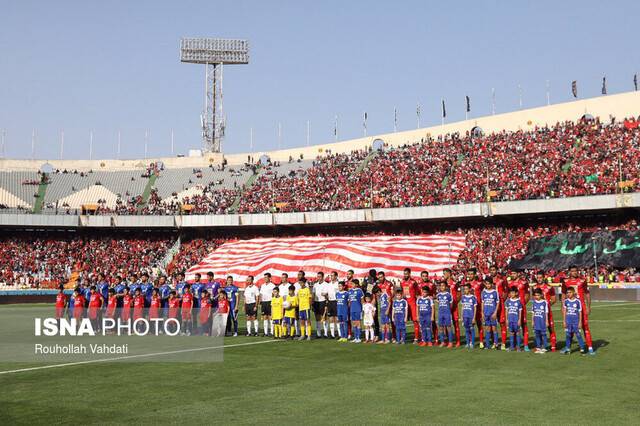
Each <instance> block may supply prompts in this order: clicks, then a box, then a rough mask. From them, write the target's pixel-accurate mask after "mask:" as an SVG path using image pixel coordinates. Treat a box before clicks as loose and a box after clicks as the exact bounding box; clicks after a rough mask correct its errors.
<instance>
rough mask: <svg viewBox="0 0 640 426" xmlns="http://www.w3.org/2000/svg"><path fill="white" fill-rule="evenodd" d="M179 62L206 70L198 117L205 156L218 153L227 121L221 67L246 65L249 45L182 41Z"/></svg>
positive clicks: (235, 41) (244, 42)
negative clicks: (208, 153) (200, 112)
mask: <svg viewBox="0 0 640 426" xmlns="http://www.w3.org/2000/svg"><path fill="white" fill-rule="evenodd" d="M180 61H181V62H186V63H191V64H201V65H204V66H205V97H204V99H205V102H204V110H203V112H202V115H201V116H200V125H201V127H202V145H203V150H204V151H205V152H220V151H221V149H222V140H223V138H224V133H225V127H226V120H225V117H224V112H223V102H222V101H223V98H222V67H223V65H226V64H248V63H249V42H248V41H247V40H240V39H221V38H182V39H181V40H180Z"/></svg>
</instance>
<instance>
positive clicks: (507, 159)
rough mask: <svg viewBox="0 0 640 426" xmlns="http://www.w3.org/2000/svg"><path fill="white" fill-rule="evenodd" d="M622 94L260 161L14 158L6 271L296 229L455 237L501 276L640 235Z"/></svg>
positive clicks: (16, 283) (81, 263) (38, 278)
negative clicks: (568, 244)
mask: <svg viewBox="0 0 640 426" xmlns="http://www.w3.org/2000/svg"><path fill="white" fill-rule="evenodd" d="M620 96H622V95H618V98H616V99H617V101H615V99H614V100H612V98H614V96H610V97H602V98H598V99H596V100H593V101H590V103H589V102H587V101H582V103H581V102H575V103H570V104H567V105H565V106H551V107H545V108H541V109H537V110H530V111H528V112H527V111H519V112H516V113H512V114H511V115H509V114H507V115H505V116H504V117H498V116H496V117H488V118H486V119H484V118H483V119H478V120H475V121H473V123H471V121H469V122H464V123H462V124H452V125H447V126H442V127H441V128H430V129H419V130H416V131H410V132H405V133H404V134H400V133H398V134H390V135H380V136H374V137H370V138H364V139H358V140H353V141H346V142H340V143H337V144H328V145H319V146H315V147H304V148H299V149H292V150H288V151H283V152H278V151H276V152H272V153H253V154H251V155H248V156H247V155H245V154H242V155H241V154H238V155H229V156H222V155H219V156H217V157H216V156H210V157H204V156H203V157H202V158H196V159H194V158H177V159H166V161H161V160H154V161H151V160H149V161H146V162H144V163H143V162H141V161H138V160H135V161H131V162H129V163H127V162H124V161H122V162H120V161H118V162H116V161H115V160H102V161H98V162H82V161H81V162H76V163H72V162H67V163H65V162H60V163H58V162H52V163H54V167H55V168H54V170H53V171H51V172H48V173H46V174H43V173H41V172H40V171H39V166H40V165H41V164H42V162H39V163H37V162H35V161H31V162H30V161H25V160H0V165H2V171H0V207H2V209H0V212H4V213H13V215H11V214H7V215H0V221H1V223H2V226H3V228H2V229H3V232H2V233H1V234H0V275H1V277H2V278H1V281H0V282H1V283H3V285H5V286H11V287H12V288H22V287H32V286H36V287H37V286H52V285H55V284H59V283H63V284H69V283H72V282H74V280H78V279H82V277H83V276H85V275H86V274H89V273H91V274H96V273H99V272H105V273H107V274H108V275H109V279H111V280H113V279H116V276H117V275H118V274H120V275H123V274H128V273H129V272H131V271H138V272H139V271H140V270H147V269H150V270H153V271H154V272H155V273H157V272H158V271H165V272H168V273H175V272H176V271H181V270H185V269H187V268H188V267H190V266H192V265H194V264H195V263H197V262H199V261H200V260H201V259H202V258H203V257H204V256H205V255H206V254H207V253H208V252H210V251H211V250H212V249H213V248H215V247H217V246H218V245H220V244H222V243H223V242H224V241H227V240H229V239H233V238H246V237H253V236H265V235H274V234H277V235H278V236H281V235H291V234H296V233H297V234H303V233H304V234H310V235H316V234H330V235H334V234H345V235H356V234H362V233H372V232H374V233H385V234H401V233H416V232H423V231H426V232H431V233H443V232H455V233H460V234H464V235H466V241H467V243H466V249H465V250H464V251H463V253H462V255H461V256H460V258H459V260H458V269H459V270H462V269H464V268H467V267H470V266H475V267H478V268H479V269H480V270H481V271H486V269H487V268H488V266H489V265H490V264H493V263H495V264H497V265H499V267H501V268H504V267H506V266H507V264H508V262H509V260H510V259H512V258H513V257H514V256H517V255H521V254H523V253H524V250H525V248H526V245H527V242H528V241H529V240H530V239H531V238H535V237H540V236H546V235H552V234H554V233H557V232H560V231H579V230H582V231H588V230H595V229H607V230H611V229H624V230H631V231H637V230H638V224H637V222H636V221H635V220H634V219H635V218H636V217H637V212H638V209H639V208H640V197H638V193H639V186H640V180H639V179H640V126H639V121H638V118H637V114H638V112H640V111H638V107H637V105H638V100H640V97H639V96H638V95H637V94H625V95H624V96H623V97H622V98H621V97H620ZM621 99H622V100H621ZM614 101H615V102H614ZM574 104H575V105H574ZM620 105H622V106H620ZM587 111H592V112H594V114H593V116H591V115H589V114H587V113H586V112H587ZM609 111H610V112H611V114H608V113H607V112H609ZM534 112H535V115H536V116H538V117H540V119H539V120H538V121H534V120H530V119H529V118H530V116H531V115H534ZM614 113H615V114H614ZM616 114H617V115H618V117H616ZM509 117H511V118H509ZM470 124H473V125H474V126H473V127H471V126H470ZM480 125H482V128H483V129H484V130H483V129H481V128H480ZM500 126H503V127H500ZM380 141H381V142H382V143H379V144H378V145H377V146H376V148H378V147H380V148H381V149H379V150H378V149H374V144H373V143H372V142H380ZM63 165H65V166H66V165H68V166H70V167H62V166H63ZM71 166H77V167H71ZM601 194H613V195H608V196H607V195H604V196H603V195H601ZM596 195H598V196H596ZM568 197H578V198H568ZM525 200H537V201H525ZM562 200H566V202H565V203H563V204H562V205H560V204H558V203H560V202H561V201H562ZM576 200H580V201H576ZM541 202H543V203H542V204H541ZM553 203H556V204H554V206H551V204H553ZM543 204H544V205H543ZM88 205H93V206H94V207H93V208H92V209H87V208H86V207H87V206H88ZM424 206H440V207H437V209H440V210H433V209H435V207H434V208H433V209H432V210H428V208H432V207H428V208H427V207H424ZM558 206H559V207H558ZM39 207H40V209H41V210H42V213H45V214H44V215H39V214H31V213H33V212H35V213H38V212H39V211H40V209H39ZM499 207H504V208H503V209H502V210H501V209H500V208H499ZM552 207H553V208H552ZM556 207H557V208H556ZM445 208H446V209H445ZM554 209H555V210H554ZM416 210H421V211H422V213H420V214H421V216H419V217H418V216H416V214H415V213H416ZM426 210H428V211H426ZM579 210H580V212H579ZM301 212H304V213H301ZM317 212H320V213H317ZM325 212H326V215H325V214H324V213H325ZM354 212H355V213H359V214H354ZM27 213H29V214H27ZM75 215H80V216H79V217H76V216H75ZM94 215H95V216H94ZM192 215H193V217H192ZM163 216H164V217H163ZM167 216H169V217H167ZM183 216H184V217H183ZM524 218H526V221H525V220H524ZM27 219H33V220H27ZM505 221H506V222H505ZM355 224H357V227H356V225H355ZM45 228H46V231H42V232H26V229H39V230H42V229H45ZM133 228H135V229H136V230H135V231H133V230H132V229H133ZM150 228H155V229H156V231H155V232H153V233H149V232H146V231H147V230H148V229H150ZM143 230H144V231H143ZM203 230H204V231H203ZM97 231H99V232H98V233H96V232H97ZM203 232H204V235H203ZM605 269H606V268H605ZM593 272H594V271H589V273H591V274H592V275H594V274H593ZM602 272H603V273H606V274H603V275H602V276H604V275H607V274H614V275H615V274H620V279H624V280H626V281H634V282H635V281H640V276H639V274H638V272H637V271H635V270H622V271H613V270H603V271H602ZM607 276H608V275H607ZM616 279H618V278H616Z"/></svg>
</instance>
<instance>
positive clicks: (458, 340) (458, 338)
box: [449, 321, 460, 344]
mask: <svg viewBox="0 0 640 426" xmlns="http://www.w3.org/2000/svg"><path fill="white" fill-rule="evenodd" d="M453 328H454V329H455V332H456V343H457V344H460V325H459V324H458V321H456V322H455V323H454V327H453ZM452 341H453V339H451V340H449V343H451V342H452Z"/></svg>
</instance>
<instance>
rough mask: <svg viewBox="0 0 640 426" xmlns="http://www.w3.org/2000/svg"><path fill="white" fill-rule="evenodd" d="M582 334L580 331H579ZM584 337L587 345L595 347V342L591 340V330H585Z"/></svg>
mask: <svg viewBox="0 0 640 426" xmlns="http://www.w3.org/2000/svg"><path fill="white" fill-rule="evenodd" d="M578 334H580V333H578ZM584 339H585V340H586V341H587V346H589V347H590V348H593V342H592V341H591V331H590V330H584Z"/></svg>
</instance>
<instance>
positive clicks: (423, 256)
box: [186, 235, 465, 287]
mask: <svg viewBox="0 0 640 426" xmlns="http://www.w3.org/2000/svg"><path fill="white" fill-rule="evenodd" d="M464 247H465V237H464V236H463V235H407V236H383V235H374V236H365V237H294V238H254V239H251V240H239V241H233V242H228V243H225V244H223V245H221V246H220V247H218V248H217V249H216V250H215V251H213V252H212V253H211V254H209V255H208V256H207V257H206V258H204V259H203V260H202V261H201V262H200V263H198V264H197V265H195V266H193V267H191V268H190V269H189V270H188V271H187V273H186V279H187V281H192V280H193V278H194V275H195V274H196V273H200V274H201V275H202V276H203V278H204V277H205V274H206V273H207V272H209V271H212V272H213V273H214V274H215V277H216V279H219V280H221V279H224V277H225V276H227V275H231V276H232V277H233V279H234V281H236V285H238V287H243V286H244V281H245V279H246V277H247V276H248V275H253V276H254V277H255V280H256V282H257V283H258V284H261V283H262V281H263V274H264V273H266V272H270V273H271V275H272V276H273V281H274V282H275V283H279V281H280V276H281V274H282V273H283V272H286V273H287V274H289V277H290V278H292V279H295V277H296V274H297V273H298V271H304V272H305V273H306V274H307V277H308V278H311V277H313V276H314V275H315V273H316V272H318V271H323V272H324V273H325V274H329V273H330V272H331V271H337V272H338V274H339V276H340V279H343V277H344V275H345V274H346V272H347V271H348V270H349V269H353V271H354V273H355V276H356V277H358V278H360V277H363V276H366V275H367V274H368V272H369V270H370V269H376V270H379V271H384V272H385V274H386V275H387V277H388V278H402V276H403V270H404V268H407V267H408V268H411V270H412V273H413V274H414V275H417V274H419V273H420V271H423V270H426V271H429V274H430V275H434V274H435V275H441V274H442V270H443V269H444V268H450V267H451V266H452V265H454V264H455V263H456V261H457V259H458V256H459V255H460V252H461V251H462V250H463V249H464Z"/></svg>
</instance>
